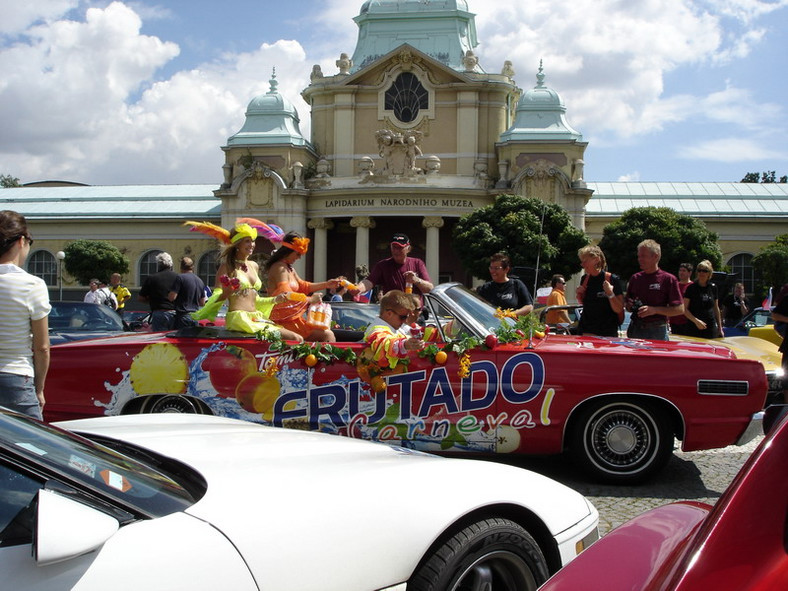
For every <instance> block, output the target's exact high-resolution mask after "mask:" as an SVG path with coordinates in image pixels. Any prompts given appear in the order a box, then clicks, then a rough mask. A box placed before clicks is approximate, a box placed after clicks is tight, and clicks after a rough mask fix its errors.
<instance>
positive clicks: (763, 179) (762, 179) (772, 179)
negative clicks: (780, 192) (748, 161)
mask: <svg viewBox="0 0 788 591" xmlns="http://www.w3.org/2000/svg"><path fill="white" fill-rule="evenodd" d="M741 182H742V183H776V182H777V173H775V171H773V170H767V171H764V172H762V173H761V174H760V176H759V175H758V173H757V172H748V173H747V174H745V175H744V178H743V179H742V180H741ZM779 182H781V183H788V175H785V176H781V177H780V181H779Z"/></svg>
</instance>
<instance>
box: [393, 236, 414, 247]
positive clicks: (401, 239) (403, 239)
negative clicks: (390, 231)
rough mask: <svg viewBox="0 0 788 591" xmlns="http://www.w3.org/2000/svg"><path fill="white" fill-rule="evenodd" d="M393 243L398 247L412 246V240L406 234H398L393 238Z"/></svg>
mask: <svg viewBox="0 0 788 591" xmlns="http://www.w3.org/2000/svg"><path fill="white" fill-rule="evenodd" d="M391 243H392V244H396V245H398V246H408V245H409V244H410V238H408V237H407V235H405V234H402V233H397V234H394V236H392V237H391Z"/></svg>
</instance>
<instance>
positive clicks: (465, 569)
mask: <svg viewBox="0 0 788 591" xmlns="http://www.w3.org/2000/svg"><path fill="white" fill-rule="evenodd" d="M69 431H73V432H76V433H79V434H80V435H81V436H76V435H74V434H73V433H70V432H69ZM597 521H598V513H597V511H596V509H595V508H594V507H593V506H592V505H591V504H590V503H589V502H588V501H586V499H585V498H584V497H582V496H581V495H580V494H578V493H576V492H574V491H572V490H571V489H569V488H567V487H565V486H563V485H561V484H558V483H556V482H554V481H552V480H550V479H548V478H545V477H543V476H540V475H538V474H534V473H531V472H528V471H526V470H523V469H519V468H515V467H511V466H506V465H502V464H497V463H492V462H479V461H471V460H460V459H447V458H441V457H437V456H433V455H428V454H424V453H419V452H413V451H408V450H405V449H402V448H398V447H389V446H387V445H384V444H379V443H370V442H365V441H359V440H354V439H349V438H345V437H336V436H332V435H325V434H321V433H309V432H302V431H294V430H290V429H279V428H272V427H265V426H260V425H257V424H253V423H249V422H245V421H237V420H233V419H225V418H219V417H213V416H203V415H176V414H161V415H134V416H117V417H105V418H98V419H84V420H77V421H69V422H64V423H60V424H58V425H51V426H50V425H45V424H42V423H38V422H37V421H33V420H31V419H27V418H24V417H22V416H20V415H17V414H14V413H11V412H8V411H5V410H2V409H0V573H2V587H3V588H7V589H25V590H34V589H36V590H37V589H80V590H81V589H100V590H102V591H104V590H106V589H112V590H113V591H117V590H120V589H134V590H139V589H147V590H152V589H190V590H194V589H210V590H212V591H215V590H216V589H226V590H232V591H239V590H245V589H264V590H268V591H270V590H277V589H282V590H288V591H294V590H299V589H320V590H322V591H327V590H332V589H335V590H338V591H348V590H354V589H367V590H381V589H386V590H397V591H405V590H406V589H407V590H409V591H410V590H415V589H481V588H484V589H495V590H501V589H506V590H517V591H523V590H526V589H536V588H537V587H538V586H539V585H540V584H541V583H543V582H544V581H545V580H546V579H547V577H548V576H549V575H551V574H552V573H554V572H555V571H557V570H558V569H559V568H560V567H561V566H562V565H564V564H566V563H568V562H569V561H570V560H572V559H573V558H574V557H575V556H576V555H577V554H578V553H579V552H580V551H582V549H583V548H585V547H586V546H588V545H589V544H590V543H592V542H593V541H594V540H596V539H597V537H598V533H597ZM485 585H486V586H485Z"/></svg>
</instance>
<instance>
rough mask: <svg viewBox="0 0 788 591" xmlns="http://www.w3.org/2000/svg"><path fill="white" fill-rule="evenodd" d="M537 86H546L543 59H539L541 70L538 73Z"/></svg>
mask: <svg viewBox="0 0 788 591" xmlns="http://www.w3.org/2000/svg"><path fill="white" fill-rule="evenodd" d="M536 86H537V87H539V88H541V87H543V86H544V68H542V60H541V59H540V60H539V72H538V73H537V74H536Z"/></svg>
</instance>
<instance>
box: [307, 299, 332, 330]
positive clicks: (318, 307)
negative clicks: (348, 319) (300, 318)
mask: <svg viewBox="0 0 788 591" xmlns="http://www.w3.org/2000/svg"><path fill="white" fill-rule="evenodd" d="M306 321H307V324H309V326H311V327H312V328H323V329H328V328H330V327H331V306H330V305H328V304H326V303H320V304H312V305H311V306H309V310H308V312H307V320H306Z"/></svg>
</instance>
